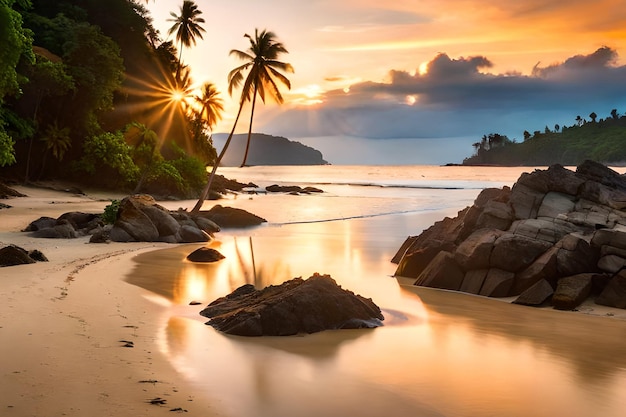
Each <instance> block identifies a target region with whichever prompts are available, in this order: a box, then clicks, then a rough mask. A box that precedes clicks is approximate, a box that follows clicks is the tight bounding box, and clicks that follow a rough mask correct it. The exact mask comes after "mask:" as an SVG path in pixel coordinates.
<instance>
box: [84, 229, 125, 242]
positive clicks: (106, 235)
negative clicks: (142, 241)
mask: <svg viewBox="0 0 626 417" xmlns="http://www.w3.org/2000/svg"><path fill="white" fill-rule="evenodd" d="M119 230H121V229H119ZM110 231H111V227H101V228H100V229H99V230H97V231H95V232H94V233H93V234H92V235H91V237H90V238H89V243H109V242H111V240H112V239H111V236H110ZM124 233H126V232H124ZM127 235H128V234H127ZM128 238H130V235H128Z"/></svg>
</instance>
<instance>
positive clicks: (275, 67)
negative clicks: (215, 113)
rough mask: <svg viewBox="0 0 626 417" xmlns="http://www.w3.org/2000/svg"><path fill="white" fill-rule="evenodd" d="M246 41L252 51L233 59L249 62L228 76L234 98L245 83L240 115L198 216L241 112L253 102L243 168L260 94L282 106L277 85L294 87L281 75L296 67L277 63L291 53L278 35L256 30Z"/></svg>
mask: <svg viewBox="0 0 626 417" xmlns="http://www.w3.org/2000/svg"><path fill="white" fill-rule="evenodd" d="M244 37H246V38H248V39H249V40H250V48H249V49H248V51H247V52H242V51H239V50H236V49H233V50H231V51H230V55H237V56H238V57H239V58H241V59H244V60H246V61H247V62H246V63H245V64H243V65H240V66H239V67H237V68H235V69H234V70H232V71H231V72H230V73H229V74H228V93H229V94H230V95H232V93H233V90H234V89H235V88H238V87H239V86H240V85H241V83H242V82H243V89H242V91H241V98H240V99H239V111H238V112H237V117H235V122H234V123H233V128H232V130H231V131H230V134H229V135H228V139H226V143H225V144H224V147H223V148H222V150H221V152H220V154H219V156H218V157H217V160H216V161H215V163H214V164H213V169H212V170H211V175H210V176H209V180H208V182H207V185H206V186H205V187H204V190H202V194H201V195H200V198H199V199H198V202H197V203H196V205H195V206H194V207H193V209H192V210H191V212H192V213H197V212H198V211H200V209H201V208H202V204H203V203H204V200H205V199H206V198H207V195H208V194H209V190H210V189H211V184H212V183H213V178H214V177H215V172H216V171H217V167H218V166H219V165H220V163H221V161H222V158H223V157H224V155H225V154H226V149H228V146H229V145H230V142H231V140H232V138H233V135H234V133H235V128H236V127H237V123H238V122H239V116H241V110H242V109H243V105H244V104H245V103H246V102H247V101H250V100H251V99H252V110H251V113H250V126H249V128H248V142H247V144H246V152H245V155H244V159H243V163H242V164H241V166H244V165H245V163H246V160H247V158H248V150H249V147H250V137H251V135H252V121H253V118H254V106H255V104H256V96H257V94H258V95H259V96H261V100H263V102H264V103H265V94H266V90H267V93H268V94H269V95H270V97H272V98H273V99H274V100H276V101H277V102H278V103H279V104H280V103H282V102H283V96H282V94H281V93H280V91H279V89H278V85H277V84H276V81H277V80H278V81H279V82H280V83H282V84H284V85H286V86H287V88H291V83H290V82H289V80H288V79H287V77H285V76H284V75H283V74H282V73H280V72H279V70H280V71H284V72H285V71H286V72H293V67H292V66H291V65H290V64H287V63H284V62H280V61H277V58H278V57H279V55H280V54H282V53H285V54H286V53H289V52H288V51H287V49H286V48H285V46H284V45H283V44H282V43H280V42H278V41H276V35H275V34H274V33H273V32H268V31H266V30H263V31H262V32H261V33H260V34H259V30H258V29H255V31H254V39H253V38H252V36H250V35H248V34H245V35H244ZM248 69H249V70H250V72H249V73H248V77H247V78H246V79H245V82H244V75H243V73H244V71H246V70H248Z"/></svg>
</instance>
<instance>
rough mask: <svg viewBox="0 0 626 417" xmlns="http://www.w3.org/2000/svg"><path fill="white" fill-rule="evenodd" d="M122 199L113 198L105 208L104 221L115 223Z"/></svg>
mask: <svg viewBox="0 0 626 417" xmlns="http://www.w3.org/2000/svg"><path fill="white" fill-rule="evenodd" d="M120 203H121V201H120V200H112V201H111V204H109V205H108V206H106V207H105V208H104V213H103V214H102V221H103V222H105V223H106V224H113V223H115V221H116V220H117V212H118V210H119V208H120Z"/></svg>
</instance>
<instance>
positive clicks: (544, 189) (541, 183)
mask: <svg viewBox="0 0 626 417" xmlns="http://www.w3.org/2000/svg"><path fill="white" fill-rule="evenodd" d="M584 182H585V178H584V176H583V175H579V174H578V173H575V172H572V171H571V170H569V169H567V168H565V167H563V166H562V165H559V164H555V165H551V166H550V167H549V168H548V169H546V170H539V169H538V170H535V171H533V172H532V173H523V174H522V175H521V176H520V177H519V179H518V180H517V182H516V184H515V185H518V184H519V185H524V186H526V187H528V188H530V189H533V190H536V191H538V192H539V193H541V194H546V193H548V192H551V191H554V192H558V193H562V194H569V195H577V194H578V192H579V189H580V187H581V185H582V184H583V183H584ZM513 189H515V187H513Z"/></svg>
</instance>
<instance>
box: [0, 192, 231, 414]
mask: <svg viewBox="0 0 626 417" xmlns="http://www.w3.org/2000/svg"><path fill="white" fill-rule="evenodd" d="M15 188H16V189H17V190H18V191H20V192H22V193H23V194H26V195H27V196H28V197H21V198H12V199H8V200H3V202H4V203H5V204H8V205H10V206H12V208H10V209H3V210H1V211H0V245H2V247H4V246H6V245H7V244H15V245H17V246H20V247H22V248H24V249H27V250H32V249H39V250H41V251H42V252H43V253H44V254H45V255H46V256H47V258H48V259H49V262H40V263H36V264H31V265H20V266H12V267H6V268H1V269H0V297H1V299H2V303H1V304H0V340H2V343H0V369H1V371H0V372H1V380H0V384H1V388H0V391H1V392H2V395H1V396H0V397H1V399H0V414H1V415H3V416H37V417H41V416H147V415H150V416H158V415H172V412H176V411H177V412H187V413H188V414H189V415H202V416H208V415H220V414H219V413H218V412H217V410H215V409H214V408H213V407H212V406H211V404H207V403H205V402H204V401H203V399H202V397H201V396H198V395H196V393H194V392H193V389H191V387H189V386H186V385H185V384H184V383H183V381H182V379H181V378H180V376H179V375H178V374H177V372H176V371H175V370H174V369H173V368H172V366H171V365H170V363H169V362H168V361H167V360H166V359H165V358H164V357H163V356H162V355H161V354H160V353H159V352H158V349H157V346H156V341H155V340H156V333H157V331H156V329H155V324H154V320H151V317H153V316H154V315H156V314H158V313H159V310H160V308H161V307H160V306H159V305H158V304H155V303H153V302H151V301H149V300H148V299H147V298H146V297H145V290H142V289H141V288H139V287H136V286H133V285H130V284H128V283H126V282H124V280H123V277H124V276H125V274H126V273H127V272H128V271H129V270H131V269H132V263H133V261H132V257H133V256H135V255H136V254H139V253H142V252H145V251H150V250H154V249H157V248H161V247H167V244H159V243H131V244H124V243H111V244H89V243H88V238H87V237H85V238H78V239H72V240H56V239H55V240H48V239H34V238H31V237H29V236H28V235H27V233H22V232H20V230H22V229H23V228H25V227H26V226H27V225H28V224H29V223H30V222H31V221H33V220H35V219H37V218H39V217H40V216H51V217H58V216H59V215H61V214H63V213H65V212H68V211H84V212H93V213H98V212H102V210H103V209H104V207H105V206H106V205H107V204H108V201H105V200H104V197H105V196H103V195H99V194H90V195H89V196H85V195H77V194H72V193H68V192H62V191H53V190H48V189H42V188H30V187H28V188H27V187H15ZM112 197H117V196H112Z"/></svg>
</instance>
